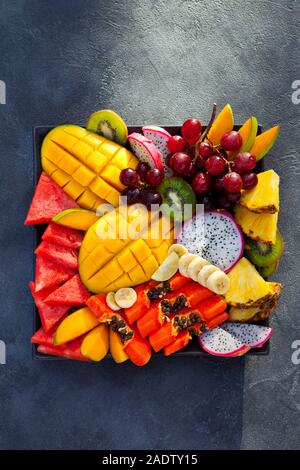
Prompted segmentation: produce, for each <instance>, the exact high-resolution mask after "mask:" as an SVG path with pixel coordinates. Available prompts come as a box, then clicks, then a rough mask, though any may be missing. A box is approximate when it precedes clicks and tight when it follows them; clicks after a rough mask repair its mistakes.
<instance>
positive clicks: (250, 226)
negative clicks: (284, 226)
mask: <svg viewBox="0 0 300 470" xmlns="http://www.w3.org/2000/svg"><path fill="white" fill-rule="evenodd" d="M235 220H236V222H237V223H238V224H239V225H240V226H241V228H242V230H243V232H244V233H245V234H246V235H248V237H249V238H252V240H257V241H261V242H265V243H271V244H272V245H275V242H276V233H277V221H278V212H276V213H275V214H257V213H256V212H252V211H249V209H247V208H246V207H243V206H241V205H240V204H238V205H236V207H235Z"/></svg>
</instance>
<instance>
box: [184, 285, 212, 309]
mask: <svg viewBox="0 0 300 470" xmlns="http://www.w3.org/2000/svg"><path fill="white" fill-rule="evenodd" d="M182 290H183V293H184V294H185V296H186V298H187V300H188V303H189V305H190V307H195V306H196V305H198V304H199V302H202V301H203V300H206V299H208V298H209V297H212V296H213V295H214V293H213V292H212V291H211V290H209V289H207V288H206V287H203V286H200V284H198V282H192V283H191V284H188V285H187V286H185V289H182Z"/></svg>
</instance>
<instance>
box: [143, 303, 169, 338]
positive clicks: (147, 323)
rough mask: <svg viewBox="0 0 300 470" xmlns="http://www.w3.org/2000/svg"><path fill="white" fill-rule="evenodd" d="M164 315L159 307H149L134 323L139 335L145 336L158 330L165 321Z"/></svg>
mask: <svg viewBox="0 0 300 470" xmlns="http://www.w3.org/2000/svg"><path fill="white" fill-rule="evenodd" d="M165 316H166V315H165V314H164V313H163V312H162V311H161V310H160V309H159V308H152V309H150V310H149V311H148V312H147V313H146V314H145V315H144V316H143V317H142V318H140V319H139V320H138V321H137V324H136V325H137V328H138V330H139V332H140V334H141V337H142V338H146V337H147V336H149V335H150V334H151V333H153V332H154V331H156V330H158V329H159V328H160V327H161V326H162V325H163V323H164V322H165Z"/></svg>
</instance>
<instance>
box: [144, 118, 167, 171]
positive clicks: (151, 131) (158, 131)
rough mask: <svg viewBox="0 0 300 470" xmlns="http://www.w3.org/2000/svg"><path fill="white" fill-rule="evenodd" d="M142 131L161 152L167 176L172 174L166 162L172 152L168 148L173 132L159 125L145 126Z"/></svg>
mask: <svg viewBox="0 0 300 470" xmlns="http://www.w3.org/2000/svg"><path fill="white" fill-rule="evenodd" d="M142 131H143V134H144V136H145V137H146V138H147V139H149V140H151V141H152V142H153V143H154V145H155V147H156V148H157V150H158V151H159V152H160V154H161V158H162V162H163V166H164V170H165V176H172V175H173V172H172V170H171V168H169V167H168V165H167V163H166V162H167V158H168V155H169V153H170V151H169V149H168V141H169V139H170V138H171V137H172V136H171V134H170V133H169V132H168V131H167V130H166V129H164V128H163V127H158V126H144V127H143V129H142Z"/></svg>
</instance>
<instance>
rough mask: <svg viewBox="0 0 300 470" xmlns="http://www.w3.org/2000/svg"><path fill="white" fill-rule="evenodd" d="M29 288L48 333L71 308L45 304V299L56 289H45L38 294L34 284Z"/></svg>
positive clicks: (31, 283)
mask: <svg viewBox="0 0 300 470" xmlns="http://www.w3.org/2000/svg"><path fill="white" fill-rule="evenodd" d="M29 287H30V290H31V293H32V296H33V299H34V302H35V305H36V306H37V309H38V311H39V314H40V318H41V322H42V325H43V328H44V330H45V331H46V332H48V331H49V330H51V328H52V327H53V326H54V325H55V324H56V323H57V322H58V321H59V320H60V319H61V318H62V317H63V316H64V315H65V314H66V313H67V311H68V310H69V308H70V307H69V306H67V305H59V306H53V305H47V304H46V303H45V299H46V298H47V297H48V296H49V295H50V294H51V293H52V292H53V291H54V290H55V287H54V288H53V287H50V288H47V289H43V290H41V291H40V292H36V290H35V285H34V282H30V284H29Z"/></svg>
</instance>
